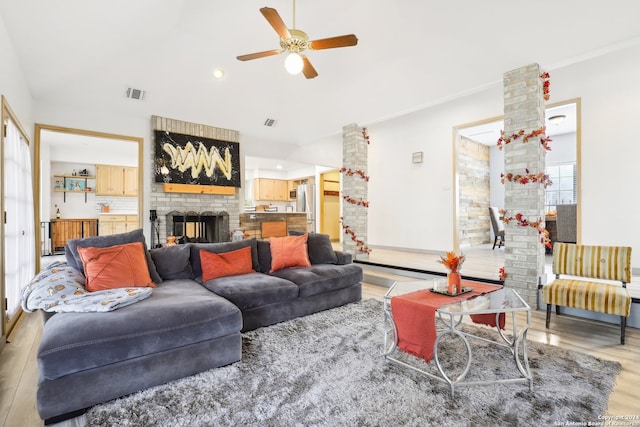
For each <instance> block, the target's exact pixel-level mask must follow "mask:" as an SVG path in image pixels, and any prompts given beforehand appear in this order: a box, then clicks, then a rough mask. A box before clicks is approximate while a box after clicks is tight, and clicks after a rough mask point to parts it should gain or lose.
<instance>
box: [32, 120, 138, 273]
mask: <svg viewBox="0 0 640 427" xmlns="http://www.w3.org/2000/svg"><path fill="white" fill-rule="evenodd" d="M56 151H58V153H56ZM60 152H62V153H64V154H63V157H59V156H60V154H59V153H60ZM52 160H54V162H52ZM56 162H57V163H59V164H62V167H63V168H64V169H63V170H64V173H58V172H57V171H56V170H54V169H52V164H53V163H56ZM121 163H122V165H121ZM96 164H104V165H120V166H135V169H136V170H135V175H134V178H133V180H134V181H137V195H136V197H128V199H131V202H130V203H128V204H127V205H126V206H127V207H126V209H127V211H129V210H130V211H132V213H133V215H127V223H128V224H129V225H128V226H130V227H135V228H140V227H141V225H142V222H143V221H142V218H143V217H142V200H143V190H142V188H143V187H142V183H143V181H142V172H143V170H142V167H143V139H142V138H138V137H134V136H126V135H118V134H110V133H105V132H95V131H90V130H84V129H74V128H66V127H60V126H52V125H44V124H36V126H35V142H34V165H36V167H34V172H33V182H34V187H35V191H34V199H35V200H34V211H35V216H36V224H37V226H38V227H39V228H40V227H41V225H42V222H41V221H44V222H47V221H49V220H50V219H51V218H55V216H56V210H57V208H56V206H55V205H56V204H58V207H61V210H62V215H61V216H63V217H65V216H66V217H67V218H71V217H76V218H77V217H80V218H82V219H85V218H98V216H99V215H100V212H101V211H102V205H100V204H99V203H98V202H100V203H104V201H102V200H98V199H97V197H98V196H97V192H96V191H95V190H96V187H97V186H96V184H95V182H96V181H94V180H91V178H93V179H95V178H96V177H95V175H96V173H95V171H96ZM73 165H78V166H77V167H78V168H87V169H89V171H90V172H91V174H89V175H88V177H87V180H88V181H87V182H84V178H83V177H82V176H77V177H76V176H74V175H73V172H74V171H73V169H72V168H74V167H75V166H73ZM92 168H93V169H92ZM75 172H76V174H78V173H79V171H78V170H76V171H75ZM54 175H63V176H66V175H71V179H74V178H79V179H81V180H82V181H83V183H81V185H85V189H86V188H87V187H90V189H89V190H88V191H86V192H84V193H83V192H80V193H75V192H65V189H64V188H63V189H62V191H57V190H56V185H57V181H56V180H59V179H60V178H56V177H54ZM89 177H91V178H89ZM61 179H63V180H64V179H65V178H64V177H63V178H61ZM67 196H68V197H67ZM119 199H122V198H116V197H113V198H108V199H107V200H106V202H107V203H108V202H111V201H117V200H119ZM65 212H66V213H65ZM116 212H117V211H116ZM111 213H114V209H113V205H112V206H111ZM129 217H132V218H131V219H132V220H131V221H129V220H130V218H129ZM133 218H135V219H133ZM50 237H51V234H50V233H48V232H44V231H43V232H40V231H39V232H38V233H36V247H37V248H38V251H43V252H44V253H46V250H45V249H46V248H47V247H48V246H50V244H49V243H48V242H47V241H46V239H47V238H50ZM36 261H37V266H36V268H37V271H39V270H40V258H39V257H38V258H37V259H36Z"/></svg>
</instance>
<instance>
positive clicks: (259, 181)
mask: <svg viewBox="0 0 640 427" xmlns="http://www.w3.org/2000/svg"><path fill="white" fill-rule="evenodd" d="M253 198H254V200H277V201H287V200H289V184H288V182H287V181H286V180H283V179H268V178H256V179H254V180H253Z"/></svg>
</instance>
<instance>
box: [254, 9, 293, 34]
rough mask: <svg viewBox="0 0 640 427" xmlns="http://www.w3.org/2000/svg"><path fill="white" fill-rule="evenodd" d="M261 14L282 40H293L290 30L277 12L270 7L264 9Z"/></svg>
mask: <svg viewBox="0 0 640 427" xmlns="http://www.w3.org/2000/svg"><path fill="white" fill-rule="evenodd" d="M260 12H261V13H262V15H263V16H264V17H265V19H266V20H267V21H269V24H271V26H272V27H273V29H274V30H276V33H278V35H279V36H280V37H281V38H283V39H290V38H291V33H289V29H288V28H287V26H286V25H285V23H284V21H283V20H282V18H280V15H279V14H278V11H277V10H275V9H273V8H270V7H263V8H262V9H260Z"/></svg>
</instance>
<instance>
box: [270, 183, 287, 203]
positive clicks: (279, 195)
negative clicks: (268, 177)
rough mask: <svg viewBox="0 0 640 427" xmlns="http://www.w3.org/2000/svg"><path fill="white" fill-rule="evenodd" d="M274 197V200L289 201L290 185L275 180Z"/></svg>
mask: <svg viewBox="0 0 640 427" xmlns="http://www.w3.org/2000/svg"><path fill="white" fill-rule="evenodd" d="M273 197H275V199H274V200H278V201H287V200H289V183H288V182H287V181H283V180H281V179H274V180H273Z"/></svg>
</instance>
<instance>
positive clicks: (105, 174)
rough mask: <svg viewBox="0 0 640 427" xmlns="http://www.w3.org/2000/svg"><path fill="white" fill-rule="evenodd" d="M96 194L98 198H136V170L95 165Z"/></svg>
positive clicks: (126, 167) (133, 168)
mask: <svg viewBox="0 0 640 427" xmlns="http://www.w3.org/2000/svg"><path fill="white" fill-rule="evenodd" d="M96 194H97V195H98V196H124V197H137V195H138V168H135V167H130V166H113V165H96Z"/></svg>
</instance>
